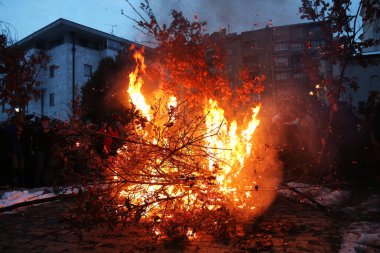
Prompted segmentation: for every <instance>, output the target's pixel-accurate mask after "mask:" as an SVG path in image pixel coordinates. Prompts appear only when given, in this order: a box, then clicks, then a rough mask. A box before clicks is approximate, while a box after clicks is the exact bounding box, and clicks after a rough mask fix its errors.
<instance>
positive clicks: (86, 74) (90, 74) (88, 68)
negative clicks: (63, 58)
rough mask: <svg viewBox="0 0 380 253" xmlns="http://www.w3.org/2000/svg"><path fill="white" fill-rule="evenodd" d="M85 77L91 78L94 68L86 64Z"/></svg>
mask: <svg viewBox="0 0 380 253" xmlns="http://www.w3.org/2000/svg"><path fill="white" fill-rule="evenodd" d="M84 76H86V77H91V76H92V66H91V65H89V64H84Z"/></svg>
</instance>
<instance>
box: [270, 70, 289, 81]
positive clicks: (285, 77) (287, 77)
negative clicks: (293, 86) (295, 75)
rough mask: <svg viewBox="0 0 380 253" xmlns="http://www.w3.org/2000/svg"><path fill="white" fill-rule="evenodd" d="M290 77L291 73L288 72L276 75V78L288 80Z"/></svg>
mask: <svg viewBox="0 0 380 253" xmlns="http://www.w3.org/2000/svg"><path fill="white" fill-rule="evenodd" d="M289 77H290V74H289V73H288V72H280V73H276V74H275V75H274V78H275V79H276V80H286V79H289Z"/></svg>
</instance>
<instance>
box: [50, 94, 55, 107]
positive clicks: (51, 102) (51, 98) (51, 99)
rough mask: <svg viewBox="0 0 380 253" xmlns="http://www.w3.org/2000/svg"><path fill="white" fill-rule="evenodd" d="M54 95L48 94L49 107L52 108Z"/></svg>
mask: <svg viewBox="0 0 380 253" xmlns="http://www.w3.org/2000/svg"><path fill="white" fill-rule="evenodd" d="M54 104H55V102H54V93H50V94H49V106H54Z"/></svg>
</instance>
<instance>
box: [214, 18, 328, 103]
mask: <svg viewBox="0 0 380 253" xmlns="http://www.w3.org/2000/svg"><path fill="white" fill-rule="evenodd" d="M222 32H223V33H225V31H222ZM219 33H220V32H219ZM211 36H213V35H211ZM214 37H216V36H215V35H214ZM331 38H332V36H331V35H329V34H327V33H326V32H324V31H323V23H321V22H313V23H300V24H294V25H286V26H277V27H266V28H264V29H260V30H253V31H247V32H242V33H241V34H225V35H224V37H223V45H224V48H225V52H226V60H225V64H226V68H227V71H228V73H229V77H230V79H231V84H232V85H234V86H236V85H239V79H238V75H239V71H240V69H241V68H243V67H244V68H246V69H247V70H248V71H249V72H250V73H251V74H252V75H253V76H260V75H264V76H265V77H266V80H265V83H264V85H265V90H264V93H263V94H262V95H263V97H270V98H272V99H274V100H276V101H288V100H294V99H298V98H307V97H308V96H309V93H310V91H311V90H315V85H316V84H317V83H318V81H317V80H312V79H311V78H310V77H309V74H308V73H307V70H308V68H307V66H305V65H307V64H308V62H307V57H305V56H307V55H309V56H313V58H315V59H318V53H319V51H320V50H321V49H322V48H323V47H324V46H326V45H327V44H328V40H330V39H331ZM319 63H320V64H319V65H320V66H319V71H321V72H322V73H325V72H328V71H331V68H332V67H331V64H328V63H327V62H322V61H320V62H319ZM254 99H256V100H260V99H262V98H261V96H260V95H254Z"/></svg>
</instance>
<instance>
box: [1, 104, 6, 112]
mask: <svg viewBox="0 0 380 253" xmlns="http://www.w3.org/2000/svg"><path fill="white" fill-rule="evenodd" d="M1 112H2V113H4V112H5V102H4V101H2V102H1Z"/></svg>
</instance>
